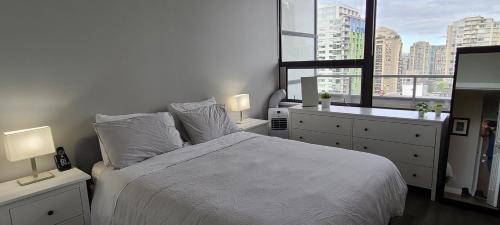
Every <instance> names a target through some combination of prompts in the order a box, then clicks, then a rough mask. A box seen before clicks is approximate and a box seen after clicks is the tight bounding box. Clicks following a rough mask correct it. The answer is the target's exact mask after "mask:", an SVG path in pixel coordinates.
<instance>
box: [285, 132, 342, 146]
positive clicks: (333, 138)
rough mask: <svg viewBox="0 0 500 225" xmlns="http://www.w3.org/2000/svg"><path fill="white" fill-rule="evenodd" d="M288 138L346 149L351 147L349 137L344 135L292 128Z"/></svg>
mask: <svg viewBox="0 0 500 225" xmlns="http://www.w3.org/2000/svg"><path fill="white" fill-rule="evenodd" d="M290 138H291V139H293V140H297V141H302V142H307V143H311V144H318V145H326V146H332V147H338V148H346V149H350V148H351V138H350V137H349V136H345V135H338V134H330V133H321V132H313V131H309V130H299V129H293V130H292V132H291V137H290Z"/></svg>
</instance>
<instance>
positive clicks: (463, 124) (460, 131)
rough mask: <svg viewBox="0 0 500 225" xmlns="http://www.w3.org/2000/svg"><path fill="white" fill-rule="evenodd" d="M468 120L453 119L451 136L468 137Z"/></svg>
mask: <svg viewBox="0 0 500 225" xmlns="http://www.w3.org/2000/svg"><path fill="white" fill-rule="evenodd" d="M469 124H470V119H469V118H459V117H455V118H453V127H452V130H451V134H453V135H458V136H468V135H469Z"/></svg>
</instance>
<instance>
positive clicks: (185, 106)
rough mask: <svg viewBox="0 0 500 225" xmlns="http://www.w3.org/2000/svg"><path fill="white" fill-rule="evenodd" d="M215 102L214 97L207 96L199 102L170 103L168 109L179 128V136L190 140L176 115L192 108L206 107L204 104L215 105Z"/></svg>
mask: <svg viewBox="0 0 500 225" xmlns="http://www.w3.org/2000/svg"><path fill="white" fill-rule="evenodd" d="M215 104H217V102H216V101H215V98H214V97H209V98H208V99H206V100H203V101H200V102H186V103H172V104H170V106H169V111H170V113H172V116H173V117H174V121H175V126H176V127H177V129H178V130H179V133H181V137H182V139H183V140H185V141H188V142H190V141H191V140H190V138H189V135H188V133H187V132H186V129H185V128H184V126H183V124H182V123H181V121H180V120H179V117H178V116H177V115H178V114H179V113H184V112H187V111H189V110H194V109H197V108H200V107H206V106H211V105H215Z"/></svg>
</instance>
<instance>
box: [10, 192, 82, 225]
mask: <svg viewBox="0 0 500 225" xmlns="http://www.w3.org/2000/svg"><path fill="white" fill-rule="evenodd" d="M54 194H55V195H53V196H50V197H47V198H44V199H40V200H38V201H34V202H30V203H28V204H26V205H22V206H18V207H16V208H12V209H10V215H11V219H12V225H54V224H57V223H62V222H64V221H65V220H69V219H71V218H73V217H76V216H78V215H81V214H82V212H83V210H82V202H81V198H80V190H79V189H78V188H75V189H71V190H68V191H65V192H62V193H54ZM63 224H64V223H63Z"/></svg>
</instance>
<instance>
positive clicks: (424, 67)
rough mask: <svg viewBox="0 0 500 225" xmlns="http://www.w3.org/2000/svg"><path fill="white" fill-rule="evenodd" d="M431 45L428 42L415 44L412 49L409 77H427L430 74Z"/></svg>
mask: <svg viewBox="0 0 500 225" xmlns="http://www.w3.org/2000/svg"><path fill="white" fill-rule="evenodd" d="M430 54H431V45H430V44H429V42H426V41H419V42H415V43H413V44H412V45H411V47H410V55H409V58H408V70H407V72H406V74H409V75H427V74H429V73H430V70H429V69H430V64H431V63H430V59H431V57H430Z"/></svg>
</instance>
